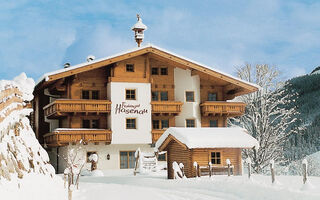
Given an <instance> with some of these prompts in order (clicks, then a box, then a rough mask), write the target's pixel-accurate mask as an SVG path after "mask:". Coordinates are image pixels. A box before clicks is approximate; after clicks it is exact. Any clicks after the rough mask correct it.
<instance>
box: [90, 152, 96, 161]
mask: <svg viewBox="0 0 320 200" xmlns="http://www.w3.org/2000/svg"><path fill="white" fill-rule="evenodd" d="M89 161H91V162H92V161H93V162H98V155H97V154H95V153H94V154H91V155H90V156H89Z"/></svg>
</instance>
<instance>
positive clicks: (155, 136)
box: [151, 129, 166, 144]
mask: <svg viewBox="0 0 320 200" xmlns="http://www.w3.org/2000/svg"><path fill="white" fill-rule="evenodd" d="M165 131H166V130H164V129H152V131H151V134H152V144H155V143H156V142H157V141H158V139H159V138H160V137H161V135H162V134H163V133H164V132H165Z"/></svg>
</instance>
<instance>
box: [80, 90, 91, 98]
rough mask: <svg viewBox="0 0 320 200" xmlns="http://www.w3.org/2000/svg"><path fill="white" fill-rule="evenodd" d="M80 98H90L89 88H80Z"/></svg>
mask: <svg viewBox="0 0 320 200" xmlns="http://www.w3.org/2000/svg"><path fill="white" fill-rule="evenodd" d="M82 99H90V92H89V90H82Z"/></svg>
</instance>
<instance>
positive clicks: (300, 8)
mask: <svg viewBox="0 0 320 200" xmlns="http://www.w3.org/2000/svg"><path fill="white" fill-rule="evenodd" d="M3 8H8V9H2V8H1V6H0V11H1V12H0V19H1V21H3V22H4V23H2V24H3V26H2V27H1V28H0V45H1V46H3V47H5V48H2V49H0V64H1V66H5V69H4V68H3V67H1V69H0V73H1V76H3V74H4V76H7V77H10V76H11V77H14V76H15V75H16V74H19V73H20V72H21V70H24V71H26V72H27V74H31V76H32V77H34V78H38V77H39V76H40V75H41V74H43V73H45V72H48V71H52V70H55V69H58V68H60V67H62V64H63V63H64V62H71V63H72V64H77V63H81V62H83V61H85V58H86V57H87V55H89V54H93V55H95V56H96V57H97V58H99V57H104V56H108V55H111V54H114V53H118V52H121V51H124V50H127V49H130V48H132V47H135V46H136V44H135V42H134V39H133V32H132V31H131V30H130V27H131V26H132V25H133V24H134V23H135V21H136V19H135V14H136V13H140V14H141V16H142V18H143V22H144V23H145V24H146V25H147V26H148V28H149V29H148V30H147V31H146V33H145V42H144V43H148V42H151V43H154V44H156V45H158V46H160V47H163V48H166V49H169V50H170V51H172V52H176V53H178V54H180V55H182V56H185V57H189V58H191V59H193V60H196V61H199V62H201V63H204V64H207V65H209V66H212V67H213V68H216V69H219V70H222V71H225V72H228V73H233V72H234V67H235V66H239V65H242V64H244V63H245V62H249V63H253V64H254V63H267V64H271V65H276V66H278V67H279V68H280V70H282V71H284V72H285V73H286V72H288V71H290V72H289V73H287V74H288V76H295V75H300V74H303V73H305V72H309V71H311V70H312V69H313V68H314V67H315V66H318V65H319V63H318V62H319V61H318V56H319V54H320V38H319V35H320V24H319V23H318V22H319V21H320V13H319V12H318V11H319V9H320V2H316V1H314V2H312V1H305V2H301V1H284V0H270V1H254V0H252V1H218V0H216V1H205V0H204V1H197V2H188V3H183V4H181V2H179V1H165V2H157V1H152V2H150V1H138V2H136V1H135V2H131V1H127V2H118V1H116V2H115V1H104V0H95V1H92V2H84V1H58V2H56V1H52V2H51V1H44V2H42V3H38V4H36V3H34V4H32V3H26V2H23V3H21V4H14V3H13V4H6V5H5V6H3ZM9 70H10V72H8V71H9ZM288 78H290V77H288Z"/></svg>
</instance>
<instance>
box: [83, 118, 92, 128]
mask: <svg viewBox="0 0 320 200" xmlns="http://www.w3.org/2000/svg"><path fill="white" fill-rule="evenodd" d="M82 128H90V120H88V119H84V120H82Z"/></svg>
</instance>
